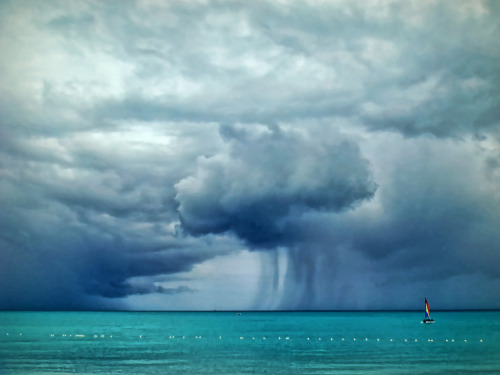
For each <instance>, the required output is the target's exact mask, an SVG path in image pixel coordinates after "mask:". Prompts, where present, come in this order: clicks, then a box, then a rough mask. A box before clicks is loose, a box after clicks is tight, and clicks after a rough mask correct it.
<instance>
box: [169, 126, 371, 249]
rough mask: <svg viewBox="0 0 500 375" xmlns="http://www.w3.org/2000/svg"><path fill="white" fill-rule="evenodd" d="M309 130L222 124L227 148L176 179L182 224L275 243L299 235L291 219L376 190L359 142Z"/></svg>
mask: <svg viewBox="0 0 500 375" xmlns="http://www.w3.org/2000/svg"><path fill="white" fill-rule="evenodd" d="M311 133H312V134H311ZM311 133H309V132H304V131H293V130H289V131H284V130H282V129H280V128H279V127H278V126H273V127H263V126H261V127H259V126H257V125H255V126H254V127H253V128H252V131H248V130H246V129H241V128H240V129H238V128H237V127H236V128H235V127H223V128H222V134H223V136H224V138H225V139H226V141H227V142H228V144H229V145H228V147H227V148H228V150H227V153H226V154H217V155H214V156H210V157H201V158H199V159H198V168H197V171H196V173H195V175H194V176H190V177H187V178H185V179H183V180H181V181H180V182H179V183H178V184H177V185H176V188H177V196H176V199H177V201H178V202H179V213H180V217H181V222H182V224H183V227H184V228H186V230H187V231H188V232H189V233H190V234H193V235H201V234H209V233H223V232H229V231H231V232H233V233H235V234H236V235H237V236H238V237H239V238H241V239H243V240H245V241H246V242H247V243H248V244H249V245H250V246H257V247H259V246H260V247H264V248H266V247H276V246H280V245H286V244H287V243H289V242H290V241H293V233H290V230H289V228H288V226H289V223H290V222H291V221H294V220H295V218H297V217H300V216H301V215H302V214H303V213H304V212H309V211H333V212H339V211H342V210H346V209H348V208H351V207H352V206H353V205H354V204H355V203H357V202H359V201H362V200H365V199H369V198H371V197H373V194H374V193H375V190H376V185H375V184H374V183H373V181H372V179H371V177H370V172H369V168H368V162H367V161H366V160H364V159H363V158H362V156H361V155H360V153H359V149H358V147H357V145H356V144H355V143H353V142H350V141H348V140H346V139H343V137H342V136H341V135H339V134H335V133H332V134H323V139H321V140H320V139H318V138H317V136H318V135H319V133H316V134H314V133H315V132H311Z"/></svg>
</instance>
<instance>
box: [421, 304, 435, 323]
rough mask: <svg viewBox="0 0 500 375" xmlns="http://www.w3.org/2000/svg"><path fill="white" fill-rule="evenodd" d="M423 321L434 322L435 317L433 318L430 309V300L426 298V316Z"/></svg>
mask: <svg viewBox="0 0 500 375" xmlns="http://www.w3.org/2000/svg"><path fill="white" fill-rule="evenodd" d="M422 323H434V319H432V318H431V312H430V310H429V301H427V298H426V299H425V318H424V320H423V321H422Z"/></svg>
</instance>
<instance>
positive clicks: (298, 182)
mask: <svg viewBox="0 0 500 375" xmlns="http://www.w3.org/2000/svg"><path fill="white" fill-rule="evenodd" d="M0 51H2V52H1V53H0V82H1V83H0V207H1V210H0V268H1V271H0V309H43V310H51V309H131V310H149V309H153V310H163V309H166V310H184V309H194V310H213V309H218V310H223V309H235V310H239V309H333V310H337V309H338V310H342V309H423V300H424V297H427V298H428V299H429V300H430V303H431V308H434V309H464V308H500V224H499V223H500V63H499V61H500V2H499V1H481V0H474V1H472V0H470V1H460V0H458V1H455V0H453V1H451V0H450V1H421V0H419V1H347V0H346V1H342V0H341V1H319V0H318V1H288V0H283V1H202V0H200V1H182V2H181V1H154V0H149V1H146V0H144V1H69V2H68V1H52V0H50V1H38V0H33V1H29V0H26V1H24V0H21V1H14V0H12V1H2V2H0Z"/></svg>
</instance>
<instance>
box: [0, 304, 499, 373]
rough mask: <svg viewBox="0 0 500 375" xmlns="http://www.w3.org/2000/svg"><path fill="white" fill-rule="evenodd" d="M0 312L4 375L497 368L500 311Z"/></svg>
mask: <svg viewBox="0 0 500 375" xmlns="http://www.w3.org/2000/svg"><path fill="white" fill-rule="evenodd" d="M422 318H423V313H420V312H242V313H241V315H238V314H237V313H235V312H0V373H1V374H183V375H185V374H412V375H414V374H500V311H482V312H477V311H465V312H439V311H438V312H434V313H433V318H434V319H436V323H435V324H433V325H427V324H422V323H420V322H421V320H422Z"/></svg>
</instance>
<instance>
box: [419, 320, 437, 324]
mask: <svg viewBox="0 0 500 375" xmlns="http://www.w3.org/2000/svg"><path fill="white" fill-rule="evenodd" d="M422 323H425V324H432V323H434V319H424V320H422Z"/></svg>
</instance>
